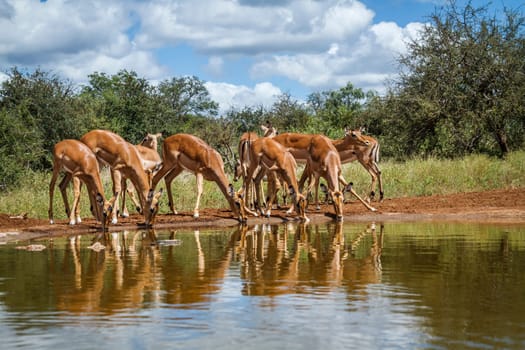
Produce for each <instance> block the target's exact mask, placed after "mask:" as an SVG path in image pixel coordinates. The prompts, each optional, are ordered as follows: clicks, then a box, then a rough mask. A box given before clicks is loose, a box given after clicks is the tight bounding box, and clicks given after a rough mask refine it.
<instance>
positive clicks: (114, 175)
mask: <svg viewBox="0 0 525 350" xmlns="http://www.w3.org/2000/svg"><path fill="white" fill-rule="evenodd" d="M111 180H113V193H121V191H122V174H121V173H120V171H118V170H113V169H111ZM117 206H118V203H117ZM111 215H112V217H111V223H112V224H116V223H117V222H118V210H113V212H112V213H111Z"/></svg>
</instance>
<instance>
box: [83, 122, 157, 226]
mask: <svg viewBox="0 0 525 350" xmlns="http://www.w3.org/2000/svg"><path fill="white" fill-rule="evenodd" d="M80 140H81V141H82V142H83V143H85V144H86V145H87V146H88V147H89V148H90V149H91V150H92V151H93V152H94V153H95V155H96V156H97V159H98V160H99V161H100V162H101V163H103V164H107V165H109V166H110V168H111V177H112V179H113V192H114V193H115V196H118V194H119V193H120V192H121V176H122V175H123V176H125V177H126V178H128V179H130V180H131V182H132V183H133V186H134V187H135V189H136V190H137V191H138V195H139V201H140V204H141V208H144V207H145V205H146V199H147V197H148V194H149V189H150V180H151V176H150V175H149V174H148V173H147V172H146V171H144V165H143V162H142V159H141V157H140V154H139V152H138V151H137V149H136V148H135V146H134V145H132V144H131V143H129V142H127V141H126V140H124V139H123V138H122V137H120V136H119V135H117V134H115V133H113V132H111V131H107V130H92V131H90V132H88V133H87V134H85V135H84V136H82V138H81V139H80ZM143 213H144V215H145V219H146V225H149V214H148V213H147V212H145V211H144V210H143Z"/></svg>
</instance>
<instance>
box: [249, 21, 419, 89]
mask: <svg viewBox="0 0 525 350" xmlns="http://www.w3.org/2000/svg"><path fill="white" fill-rule="evenodd" d="M421 26H422V24H420V23H411V24H409V25H407V27H405V28H401V27H399V26H398V25H397V24H395V23H393V22H388V23H386V22H381V23H379V24H376V25H370V26H369V27H367V28H366V29H365V30H363V31H362V32H361V33H360V36H359V38H358V39H356V40H352V41H340V42H336V43H332V44H330V46H329V48H328V49H327V50H326V51H324V52H316V53H301V54H288V55H273V56H268V57H263V58H262V59H260V60H259V62H257V63H256V64H254V66H253V67H252V71H251V73H252V74H253V75H254V77H258V78H264V77H267V76H272V75H278V76H285V77H287V78H289V79H292V80H295V81H298V82H300V83H301V84H303V85H306V86H308V87H310V88H312V89H333V88H337V87H341V86H344V85H346V84H347V83H348V82H352V84H354V85H356V86H359V87H362V88H364V89H366V90H368V89H374V90H376V91H380V92H381V91H383V90H384V82H385V80H386V79H387V78H390V77H392V76H393V75H394V74H395V73H396V58H397V56H398V55H399V54H402V53H405V52H406V42H407V40H410V39H411V38H414V37H415V35H416V34H417V32H418V30H419V29H420V28H421Z"/></svg>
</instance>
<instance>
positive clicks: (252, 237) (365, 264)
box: [235, 223, 383, 295]
mask: <svg viewBox="0 0 525 350" xmlns="http://www.w3.org/2000/svg"><path fill="white" fill-rule="evenodd" d="M277 228H278V227H277V226H267V225H262V226H259V225H256V226H252V227H247V226H246V227H243V228H242V230H240V232H239V233H238V238H237V243H236V245H235V252H236V254H235V255H236V260H238V261H239V262H240V263H241V278H242V279H243V280H245V281H246V282H247V283H245V285H244V288H243V293H245V294H247V295H268V294H271V295H274V294H275V295H277V294H286V293H301V292H310V290H309V289H310V287H322V288H323V290H324V289H330V288H334V287H340V286H342V285H343V284H345V283H343V281H345V280H346V281H353V282H352V283H349V284H347V286H348V287H349V288H354V287H356V286H357V285H361V284H362V283H379V282H380V281H381V248H382V241H383V230H382V229H383V226H381V231H380V232H379V233H376V228H375V224H371V225H369V226H368V227H367V228H366V229H365V230H363V232H361V233H359V235H358V236H357V237H356V238H355V239H353V240H352V241H350V242H349V244H348V245H347V244H345V237H344V235H343V224H342V223H334V224H329V225H327V227H326V230H322V231H323V232H320V227H319V226H311V225H306V224H296V225H294V224H288V225H286V226H285V227H284V230H283V232H281V233H279V232H278V231H277ZM272 230H274V231H272ZM326 232H328V235H329V239H325V237H323V236H324V235H325V234H326ZM366 235H371V236H372V237H373V244H372V246H371V247H370V249H369V254H368V255H366V256H362V257H359V258H357V257H356V256H355V251H356V249H357V248H358V247H359V244H360V241H361V239H362V238H363V237H365V236H366ZM355 281H359V284H355V283H354V282H355Z"/></svg>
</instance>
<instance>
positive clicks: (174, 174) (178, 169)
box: [151, 167, 183, 215]
mask: <svg viewBox="0 0 525 350" xmlns="http://www.w3.org/2000/svg"><path fill="white" fill-rule="evenodd" d="M182 170H183V169H182V168H181V167H175V168H173V169H172V170H171V171H170V172H169V173H168V174H167V175H166V177H165V178H164V182H165V183H166V191H167V192H168V206H169V208H170V210H171V212H172V213H173V214H175V215H176V214H178V213H177V210H175V206H174V205H173V194H172V193H171V183H172V181H173V180H174V179H175V178H176V177H177V176H178V175H179V174H180V173H181V172H182ZM157 175H158V174H157ZM157 175H155V177H157ZM155 177H154V179H155ZM153 183H155V182H153ZM151 188H153V186H152V187H151Z"/></svg>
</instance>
